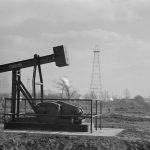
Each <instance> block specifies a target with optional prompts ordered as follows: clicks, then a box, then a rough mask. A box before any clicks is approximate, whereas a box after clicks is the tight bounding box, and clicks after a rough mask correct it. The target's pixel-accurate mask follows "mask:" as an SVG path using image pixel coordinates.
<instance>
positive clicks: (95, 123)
mask: <svg viewBox="0 0 150 150" xmlns="http://www.w3.org/2000/svg"><path fill="white" fill-rule="evenodd" d="M95 103H96V118H95V126H96V130H97V114H98V113H97V100H96V102H95Z"/></svg>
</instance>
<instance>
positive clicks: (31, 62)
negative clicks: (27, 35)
mask: <svg viewBox="0 0 150 150" xmlns="http://www.w3.org/2000/svg"><path fill="white" fill-rule="evenodd" d="M53 51H54V54H51V55H47V56H42V57H40V56H39V55H37V54H35V55H34V58H32V59H27V60H23V61H18V62H14V63H9V64H4V65H0V73H2V72H7V71H12V101H11V113H12V119H15V114H16V113H17V117H19V103H20V92H22V94H23V95H24V96H25V98H26V99H27V100H28V102H29V104H30V105H31V107H32V109H33V110H34V111H35V112H36V110H35V104H34V102H33V99H34V98H35V97H36V95H35V94H36V93H35V78H36V67H37V66H38V70H39V76H40V82H41V83H40V84H41V99H42V98H43V78H42V71H41V66H40V65H42V64H46V63H51V62H55V63H56V66H58V67H63V66H67V65H69V62H68V57H67V52H66V50H65V48H64V46H63V45H61V46H57V47H53ZM32 66H34V71H33V97H32V96H31V95H30V93H29V92H28V90H27V89H26V88H25V86H24V85H23V83H22V82H21V69H23V68H28V67H32ZM16 105H17V109H16Z"/></svg>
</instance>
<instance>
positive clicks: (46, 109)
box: [0, 45, 88, 132]
mask: <svg viewBox="0 0 150 150" xmlns="http://www.w3.org/2000/svg"><path fill="white" fill-rule="evenodd" d="M53 52H54V53H53V54H51V55H47V56H42V57H40V56H39V55H37V54H35V55H34V58H32V59H27V60H23V61H18V62H13V63H9V64H4V65H0V73H3V72H7V71H12V96H11V108H10V109H11V119H10V120H9V121H7V122H4V129H33V130H34V129H36V130H37V129H38V130H41V129H42V130H43V129H44V130H55V131H57V130H58V131H83V132H85V131H87V130H88V127H87V125H82V119H83V117H82V116H83V110H82V108H79V107H77V106H74V105H72V104H69V103H67V102H64V101H61V100H57V101H56V100H55V101H52V102H44V97H43V78H42V70H41V65H42V64H46V63H52V62H55V64H56V66H58V67H64V66H68V65H69V62H68V57H67V51H66V49H65V47H64V46H63V45H60V46H56V47H53ZM27 67H33V77H32V87H33V95H31V94H30V92H29V91H28V89H27V88H26V87H25V86H24V84H23V82H22V81H21V69H23V68H27ZM37 68H38V71H39V79H40V83H38V84H39V85H40V89H41V98H40V99H41V102H40V103H38V104H37V103H36V100H35V99H36V90H35V85H36V84H37V83H36V82H35V79H36V70H37ZM21 93H22V94H23V96H24V97H25V99H26V100H27V101H28V103H29V104H30V106H31V108H32V109H33V112H34V113H35V117H33V118H31V117H30V118H25V117H24V118H20V95H21Z"/></svg>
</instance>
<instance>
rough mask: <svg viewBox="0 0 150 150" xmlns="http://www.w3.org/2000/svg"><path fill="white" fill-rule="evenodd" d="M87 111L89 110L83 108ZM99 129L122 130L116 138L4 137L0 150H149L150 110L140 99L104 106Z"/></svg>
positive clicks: (15, 135) (39, 135)
mask: <svg viewBox="0 0 150 150" xmlns="http://www.w3.org/2000/svg"><path fill="white" fill-rule="evenodd" d="M84 107H85V109H88V106H84ZM102 127H104V128H107V127H108V128H123V129H124V130H123V131H122V132H121V133H120V134H118V135H117V136H115V137H87V136H81V137H79V136H67V135H65V136H60V135H59V136H58V135H43V134H27V133H18V134H17V133H5V132H3V128H2V127H1V128H0V135H1V136H0V150H7V149H8V150H9V149H11V150H20V149H22V150H35V149H36V150H149V149H150V106H149V105H147V104H146V103H145V102H144V101H143V100H142V99H141V98H138V99H132V100H116V101H112V102H105V103H103V117H102Z"/></svg>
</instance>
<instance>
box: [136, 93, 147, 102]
mask: <svg viewBox="0 0 150 150" xmlns="http://www.w3.org/2000/svg"><path fill="white" fill-rule="evenodd" d="M134 100H135V101H136V102H138V103H145V100H144V98H143V97H142V96H140V95H137V96H135V97H134Z"/></svg>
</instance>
